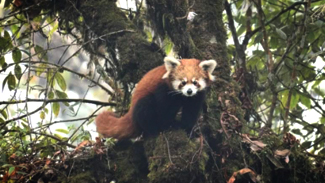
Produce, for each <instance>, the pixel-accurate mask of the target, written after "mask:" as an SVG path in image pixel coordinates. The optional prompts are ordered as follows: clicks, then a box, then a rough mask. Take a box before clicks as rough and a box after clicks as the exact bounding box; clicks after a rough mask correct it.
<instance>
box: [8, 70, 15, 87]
mask: <svg viewBox="0 0 325 183" xmlns="http://www.w3.org/2000/svg"><path fill="white" fill-rule="evenodd" d="M8 88H9V90H10V91H11V90H14V89H15V88H16V78H15V76H14V75H12V74H11V72H10V74H9V76H8Z"/></svg>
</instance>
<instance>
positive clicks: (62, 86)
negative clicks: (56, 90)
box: [54, 72, 67, 91]
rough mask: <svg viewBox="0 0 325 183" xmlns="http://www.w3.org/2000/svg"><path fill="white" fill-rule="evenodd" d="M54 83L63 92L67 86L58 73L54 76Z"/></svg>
mask: <svg viewBox="0 0 325 183" xmlns="http://www.w3.org/2000/svg"><path fill="white" fill-rule="evenodd" d="M54 78H55V80H56V82H57V83H58V85H59V86H60V88H61V89H62V90H63V91H65V90H66V89H67V84H66V82H65V80H64V77H63V76H62V75H61V74H60V73H59V72H57V73H56V74H55V76H54Z"/></svg>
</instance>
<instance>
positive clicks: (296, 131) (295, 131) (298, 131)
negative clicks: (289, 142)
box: [291, 129, 303, 136]
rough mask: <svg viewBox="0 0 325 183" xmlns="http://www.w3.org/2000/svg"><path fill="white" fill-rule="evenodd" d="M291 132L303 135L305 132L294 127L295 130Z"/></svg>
mask: <svg viewBox="0 0 325 183" xmlns="http://www.w3.org/2000/svg"><path fill="white" fill-rule="evenodd" d="M291 132H292V133H294V134H297V135H301V136H303V134H302V133H301V131H300V129H293V130H291Z"/></svg>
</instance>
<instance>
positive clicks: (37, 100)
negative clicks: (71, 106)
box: [0, 99, 115, 128]
mask: <svg viewBox="0 0 325 183" xmlns="http://www.w3.org/2000/svg"><path fill="white" fill-rule="evenodd" d="M27 100H28V101H29V102H43V105H42V106H40V107H39V108H37V109H35V110H34V111H32V112H29V113H27V114H24V115H21V116H19V117H16V118H13V119H10V120H7V121H5V122H4V123H3V124H2V126H1V128H3V127H4V126H6V125H7V124H9V123H10V122H13V121H16V120H20V119H23V118H25V117H27V116H30V115H32V114H34V113H36V112H38V111H40V110H42V109H43V108H44V106H45V105H46V104H48V103H52V102H85V103H92V104H97V105H101V106H105V105H106V106H115V104H114V103H107V102H100V101H93V100H84V99H51V100H44V99H27ZM25 102H26V101H25V100H22V101H3V102H0V105H1V104H8V103H9V104H15V103H25Z"/></svg>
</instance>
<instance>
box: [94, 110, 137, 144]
mask: <svg viewBox="0 0 325 183" xmlns="http://www.w3.org/2000/svg"><path fill="white" fill-rule="evenodd" d="M96 126H97V132H98V133H100V134H102V135H103V136H104V137H113V138H116V139H118V140H122V139H128V138H132V137H135V135H136V128H135V126H134V124H133V122H132V119H131V117H130V115H129V114H126V115H125V116H122V117H121V118H118V117H117V116H116V114H115V113H113V112H109V111H105V112H103V113H101V114H99V115H98V116H97V117H96Z"/></svg>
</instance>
